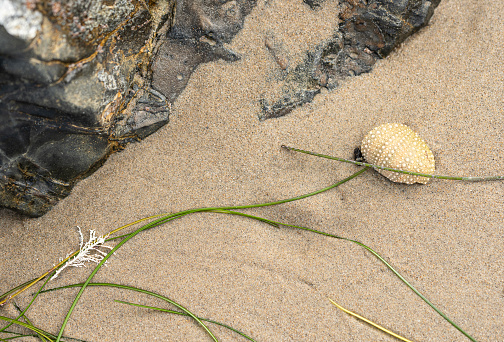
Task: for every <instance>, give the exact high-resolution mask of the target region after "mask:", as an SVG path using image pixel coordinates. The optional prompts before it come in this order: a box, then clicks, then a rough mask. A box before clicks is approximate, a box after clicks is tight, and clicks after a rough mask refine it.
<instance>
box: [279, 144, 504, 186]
mask: <svg viewBox="0 0 504 342" xmlns="http://www.w3.org/2000/svg"><path fill="white" fill-rule="evenodd" d="M282 148H285V149H287V150H290V151H295V152H300V153H304V154H309V155H312V156H316V157H321V158H326V159H331V160H337V161H340V162H344V163H350V164H355V165H360V166H367V167H372V168H375V169H380V170H386V171H392V172H397V173H404V174H407V175H413V176H422V177H427V178H437V179H448V180H461V181H466V182H486V181H496V180H504V176H488V177H456V176H441V175H431V174H427V173H420V172H413V171H404V170H400V169H393V168H390V167H383V166H378V165H374V164H368V163H363V162H358V161H355V160H349V159H344V158H338V157H331V156H328V155H325V154H320V153H315V152H311V151H306V150H301V149H299V148H294V147H289V146H285V145H282Z"/></svg>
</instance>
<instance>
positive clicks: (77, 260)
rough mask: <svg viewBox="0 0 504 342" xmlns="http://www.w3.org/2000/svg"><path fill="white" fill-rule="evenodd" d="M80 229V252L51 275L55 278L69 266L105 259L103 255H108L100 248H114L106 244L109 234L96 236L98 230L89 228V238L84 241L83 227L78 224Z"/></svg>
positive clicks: (80, 265) (79, 265)
mask: <svg viewBox="0 0 504 342" xmlns="http://www.w3.org/2000/svg"><path fill="white" fill-rule="evenodd" d="M77 229H78V230H79V240H80V241H79V245H80V248H79V253H77V255H76V256H74V257H72V258H70V259H69V260H68V261H67V262H66V263H65V264H64V265H63V266H61V267H60V268H59V269H58V270H57V271H56V272H55V273H54V275H53V276H52V277H51V280H52V279H55V278H56V277H58V275H59V274H60V273H61V272H62V271H63V270H64V269H65V268H67V267H85V266H86V264H85V263H86V262H94V263H99V262H100V261H102V260H103V257H105V256H106V255H107V253H105V252H104V251H102V250H100V248H108V249H112V247H110V246H107V245H104V243H105V239H106V238H107V237H108V235H104V236H98V237H97V236H96V232H95V231H94V230H93V229H90V230H89V240H88V242H86V243H84V236H83V235H82V231H81V228H80V227H79V226H77Z"/></svg>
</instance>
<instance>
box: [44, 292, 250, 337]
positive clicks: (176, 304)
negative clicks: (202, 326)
mask: <svg viewBox="0 0 504 342" xmlns="http://www.w3.org/2000/svg"><path fill="white" fill-rule="evenodd" d="M83 285H84V283H79V284H71V285H66V286H61V287H55V288H52V289H47V290H43V291H41V293H46V292H52V291H57V290H63V289H69V288H73V287H82V286H83ZM88 286H108V287H115V288H120V289H124V290H131V291H136V292H140V293H144V294H146V295H149V296H152V297H156V298H159V299H161V300H164V301H165V302H168V303H170V304H172V305H174V306H176V307H177V308H179V309H181V310H183V311H184V312H180V311H175V310H168V309H162V308H156V307H150V306H146V305H141V304H133V303H128V302H123V301H120V300H115V301H116V302H119V303H123V304H129V305H133V306H138V307H144V308H149V309H153V310H158V311H164V312H169V313H173V314H178V315H184V316H190V315H189V314H188V310H187V309H186V308H184V307H183V306H182V305H180V304H178V303H176V302H175V301H173V300H171V299H170V298H168V297H165V296H163V295H160V294H157V293H155V292H152V291H148V290H143V289H140V288H138V287H134V286H128V285H120V284H114V283H89V284H88ZM198 318H199V319H200V320H202V321H206V322H210V323H213V324H217V325H220V326H223V327H225V328H227V329H230V330H232V331H234V332H236V333H238V334H240V335H242V336H243V337H245V338H247V339H248V340H250V341H254V342H255V340H254V339H252V338H251V337H249V336H247V335H246V334H244V333H242V332H241V331H239V330H237V329H235V328H233V327H230V326H228V325H226V324H223V323H220V322H217V321H213V320H210V319H207V318H201V317H198Z"/></svg>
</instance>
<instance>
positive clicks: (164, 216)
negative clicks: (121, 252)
mask: <svg viewBox="0 0 504 342" xmlns="http://www.w3.org/2000/svg"><path fill="white" fill-rule="evenodd" d="M367 169H368V168H367V167H364V168H363V169H361V170H359V171H357V172H355V173H354V174H352V175H351V176H349V177H347V178H345V179H343V180H341V181H338V182H337V183H335V184H333V185H330V186H328V187H326V188H323V189H320V190H317V191H314V192H311V193H308V194H304V195H301V196H296V197H292V198H288V199H284V200H280V201H274V202H267V203H260V204H252V205H241V206H228V207H213V208H197V209H189V210H184V211H181V212H178V213H172V214H169V213H163V214H158V215H154V216H149V217H145V218H142V219H140V220H137V221H134V222H131V223H128V224H126V225H124V226H121V227H119V228H117V229H114V230H113V231H111V232H110V233H108V234H107V235H110V234H113V233H116V232H118V231H120V230H122V229H124V228H127V227H130V226H132V225H134V224H137V223H140V222H143V221H146V220H148V219H152V218H156V217H160V218H159V219H157V220H155V221H152V222H150V223H148V224H146V225H145V226H143V227H141V228H140V229H141V230H140V231H142V230H145V229H149V228H153V227H157V226H159V225H161V224H163V223H166V222H168V221H171V220H173V219H175V218H179V217H182V216H184V215H187V214H192V213H195V212H204V211H212V210H215V209H220V208H222V209H233V210H236V209H249V208H259V207H265V206H272V205H277V204H282V203H287V202H292V201H297V200H300V199H304V198H307V197H310V196H315V195H317V194H320V193H322V192H324V191H328V190H331V189H333V188H335V187H337V186H340V185H341V184H344V183H346V182H348V181H350V180H351V179H353V178H355V177H357V176H359V175H360V174H362V173H363V172H365V171H366V170H367ZM151 224H152V225H151ZM147 226H148V227H147ZM138 233H139V231H134V232H132V233H128V234H124V235H120V236H115V237H110V238H107V239H106V240H105V241H107V242H108V241H111V240H115V239H120V238H126V237H133V236H134V235H136V234H138ZM132 234H134V235H132ZM128 239H129V238H128ZM114 251H115V250H114ZM78 252H79V251H78V250H77V251H75V252H74V253H72V254H70V255H69V256H68V257H66V258H65V259H64V260H62V261H61V262H60V263H59V264H58V265H56V266H54V267H53V268H52V269H51V270H49V271H47V272H45V273H44V274H42V275H41V276H40V277H38V278H36V279H33V280H30V281H28V282H25V283H23V284H21V285H18V286H16V287H15V288H14V289H11V290H9V291H8V292H6V293H4V294H2V295H1V296H0V306H1V305H3V304H4V303H5V302H6V301H7V300H9V299H12V298H14V297H16V296H17V295H19V294H21V293H22V292H23V291H25V290H27V289H28V288H30V287H31V286H33V285H35V284H36V283H37V282H39V281H40V280H42V279H44V278H45V277H46V276H47V275H48V274H50V273H51V272H53V271H55V270H57V269H58V268H59V267H61V266H62V265H63V264H64V263H65V262H66V261H67V260H68V259H70V258H71V257H73V256H75V255H76V254H77V253H78ZM107 258H108V257H107ZM100 267H101V266H100ZM14 292H15V293H14ZM11 293H14V294H13V295H11V296H9V295H10V294H11ZM79 297H80V295H79Z"/></svg>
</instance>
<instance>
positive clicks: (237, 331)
mask: <svg viewBox="0 0 504 342" xmlns="http://www.w3.org/2000/svg"><path fill="white" fill-rule="evenodd" d="M114 301H115V302H117V303H122V304H127V305H132V306H137V307H139V308H146V309H151V310H157V311H162V312H168V313H171V314H175V315H182V316H187V314H186V313H184V312H180V311H175V310H168V309H163V308H158V307H154V306H147V305H142V304H135V303H129V302H124V301H122V300H114ZM198 318H199V319H201V320H202V321H205V322H209V323H213V324H216V325H220V326H221V327H224V328H226V329H229V330H231V331H233V332H235V333H237V334H239V335H241V336H243V337H245V338H246V339H248V340H249V341H253V342H256V341H255V340H254V339H253V338H252V337H250V336H247V335H246V334H245V333H242V332H241V331H239V330H237V329H235V328H233V327H230V326H229V325H226V324H224V323H220V322H217V321H214V320H211V319H208V318H201V317H198Z"/></svg>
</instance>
